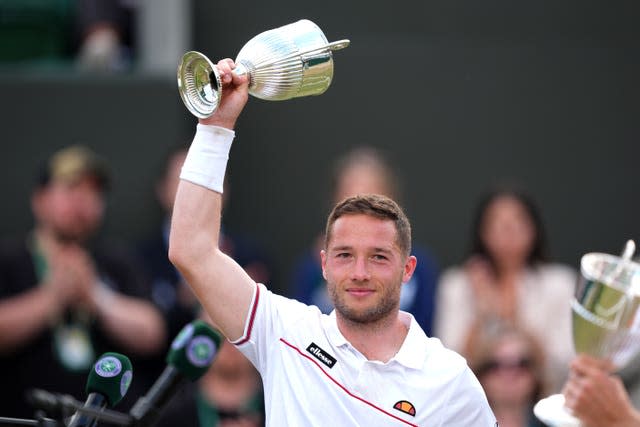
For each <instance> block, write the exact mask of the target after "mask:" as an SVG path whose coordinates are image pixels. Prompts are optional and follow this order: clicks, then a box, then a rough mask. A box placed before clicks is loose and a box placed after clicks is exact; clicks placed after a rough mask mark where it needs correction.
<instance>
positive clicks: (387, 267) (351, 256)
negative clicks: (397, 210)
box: [322, 214, 416, 323]
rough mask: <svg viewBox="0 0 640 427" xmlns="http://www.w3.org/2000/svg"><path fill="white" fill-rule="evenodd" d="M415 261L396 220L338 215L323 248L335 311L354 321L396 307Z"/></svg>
mask: <svg viewBox="0 0 640 427" xmlns="http://www.w3.org/2000/svg"><path fill="white" fill-rule="evenodd" d="M415 265H416V259H415V257H413V256H410V257H407V256H406V255H404V254H403V253H402V251H401V250H400V247H399V246H398V239H397V231H396V229H395V225H394V223H393V222H392V221H390V220H381V219H377V218H373V217H371V216H368V215H363V214H357V215H345V216H342V217H340V218H338V219H337V220H336V221H335V222H334V224H333V227H332V231H331V238H330V240H329V242H328V244H327V249H326V250H325V251H322V271H323V275H324V278H325V279H326V281H327V287H328V291H329V295H330V296H331V299H332V301H333V304H334V306H335V308H336V311H337V312H338V313H339V314H340V315H341V316H343V317H344V318H345V319H348V320H350V321H352V322H356V323H370V322H375V321H378V320H380V319H383V318H385V317H387V316H389V315H392V314H393V313H395V312H396V311H397V310H398V308H399V304H400V287H401V286H402V283H404V282H407V281H408V280H409V279H410V278H411V275H412V274H413V270H414V269H415Z"/></svg>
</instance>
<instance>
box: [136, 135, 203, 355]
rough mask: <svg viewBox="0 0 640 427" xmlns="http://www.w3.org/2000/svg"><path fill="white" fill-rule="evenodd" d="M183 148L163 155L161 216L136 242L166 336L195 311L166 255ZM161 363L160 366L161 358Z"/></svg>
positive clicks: (159, 195)
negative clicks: (144, 237) (151, 228)
mask: <svg viewBox="0 0 640 427" xmlns="http://www.w3.org/2000/svg"><path fill="white" fill-rule="evenodd" d="M187 149H188V146H182V145H178V146H175V147H172V148H171V149H170V150H169V151H168V153H167V155H166V156H165V159H164V161H163V167H162V172H161V174H160V176H159V177H158V179H157V181H156V184H155V196H156V200H157V201H158V204H159V205H160V208H161V209H162V212H163V216H164V217H163V220H162V223H161V224H160V227H158V229H157V230H156V231H155V232H154V233H153V234H152V235H150V236H148V237H147V238H146V239H145V240H144V241H143V242H141V243H140V245H139V251H138V252H139V255H140V261H141V263H142V266H143V269H144V272H145V274H146V275H147V277H148V279H149V282H150V283H151V296H152V300H153V302H154V303H155V304H156V305H157V306H158V307H159V308H160V309H161V310H162V313H163V316H164V319H165V321H166V322H167V330H168V334H169V338H170V339H172V338H173V337H175V336H176V335H177V334H178V332H180V330H181V329H182V328H183V327H184V325H186V324H187V323H189V322H191V321H192V320H193V319H194V317H196V316H197V314H198V312H199V305H198V301H197V299H196V297H195V296H194V295H193V292H191V289H190V288H189V285H187V284H186V283H185V281H184V279H183V277H182V275H180V273H179V272H178V270H177V269H176V268H175V267H174V266H173V264H171V262H170V261H169V257H168V252H169V226H170V224H171V212H172V211H173V201H174V199H175V197H176V190H177V188H178V180H179V176H180V168H182V164H183V163H184V159H185V157H186V155H187ZM163 359H164V358H163ZM161 364H162V365H163V367H164V362H163V361H162V362H161Z"/></svg>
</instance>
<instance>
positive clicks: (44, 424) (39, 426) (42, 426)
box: [0, 417, 59, 427]
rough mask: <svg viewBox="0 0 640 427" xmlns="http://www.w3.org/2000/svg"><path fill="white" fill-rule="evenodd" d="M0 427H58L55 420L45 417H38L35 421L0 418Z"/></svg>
mask: <svg viewBox="0 0 640 427" xmlns="http://www.w3.org/2000/svg"><path fill="white" fill-rule="evenodd" d="M0 426H1V427H20V426H35V427H59V423H58V421H56V420H53V419H51V418H45V417H38V419H37V420H29V419H24V418H7V417H0Z"/></svg>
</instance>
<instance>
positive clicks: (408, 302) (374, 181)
mask: <svg viewBox="0 0 640 427" xmlns="http://www.w3.org/2000/svg"><path fill="white" fill-rule="evenodd" d="M331 179H332V185H331V188H332V196H331V200H330V201H331V203H333V204H337V203H338V202H340V201H342V200H344V199H346V198H347V197H350V196H355V195H358V194H382V195H385V196H388V197H390V198H392V199H394V200H398V199H399V198H400V189H399V183H398V179H397V177H396V175H395V174H394V171H393V170H392V167H391V165H390V164H389V162H388V161H387V160H386V158H385V156H384V155H383V153H381V152H380V151H378V150H377V149H375V148H373V147H368V146H362V147H357V148H354V149H352V150H350V151H348V152H346V153H345V154H344V155H343V156H342V157H340V158H339V159H338V160H337V161H336V162H335V165H334V166H333V169H332V174H331ZM323 247H324V234H323V233H321V234H320V235H319V236H318V237H317V238H316V240H315V242H314V244H313V246H312V247H311V248H310V249H309V250H308V251H307V253H305V254H304V256H303V257H302V258H300V260H299V261H298V263H297V264H296V265H295V266H294V271H293V279H292V283H291V284H290V290H291V293H292V296H293V298H296V299H297V300H299V301H301V302H304V303H305V304H311V305H315V306H317V307H318V308H320V310H321V311H322V312H323V313H325V314H328V313H330V312H331V310H333V304H332V303H331V299H330V298H329V294H328V292H327V285H326V281H325V279H324V277H323V276H322V267H321V263H320V252H321V250H322V249H323ZM412 251H413V255H414V256H416V258H418V260H419V261H420V262H419V263H418V264H417V267H416V270H415V272H414V273H413V276H412V277H411V280H409V282H407V283H405V284H404V285H403V286H402V291H401V294H400V309H401V310H404V311H407V312H410V313H411V314H413V316H414V317H415V319H416V320H417V321H418V323H419V324H420V326H421V327H422V328H423V329H424V331H425V333H426V334H427V335H431V332H432V322H433V312H434V300H435V292H436V283H437V277H438V267H437V264H436V262H435V261H434V258H433V256H431V254H430V253H429V252H428V251H427V250H426V249H424V248H421V247H420V245H415V244H414V246H413V248H412Z"/></svg>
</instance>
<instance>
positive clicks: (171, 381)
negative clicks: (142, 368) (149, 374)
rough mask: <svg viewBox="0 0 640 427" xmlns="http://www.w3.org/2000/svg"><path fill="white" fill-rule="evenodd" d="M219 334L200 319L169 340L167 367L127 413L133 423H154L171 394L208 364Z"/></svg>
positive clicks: (142, 426)
mask: <svg viewBox="0 0 640 427" xmlns="http://www.w3.org/2000/svg"><path fill="white" fill-rule="evenodd" d="M221 341H222V336H221V335H220V334H219V333H218V332H217V331H215V330H214V329H213V328H212V327H211V326H209V325H208V324H207V323H205V322H203V321H202V320H195V321H193V322H191V323H188V324H187V325H186V326H185V327H184V328H182V330H181V331H180V333H179V334H178V335H177V336H176V338H175V339H174V340H173V342H172V343H171V349H170V350H169V353H168V354H167V359H166V360H167V365H168V366H167V367H166V368H165V369H164V371H162V374H161V375H160V377H158V379H157V380H156V382H155V383H154V384H153V386H151V389H149V392H148V393H147V394H146V395H145V396H143V397H141V398H140V399H138V401H137V402H136V403H135V404H134V405H133V408H131V411H130V412H129V415H131V416H132V417H133V419H134V420H135V422H134V423H135V425H136V426H140V427H147V426H152V425H154V424H155V423H156V422H157V420H158V418H159V417H160V414H161V411H162V409H163V408H164V407H165V406H166V405H167V403H168V402H169V400H170V399H171V397H172V396H173V395H174V394H176V393H177V391H178V390H179V389H180V388H181V387H182V386H183V385H184V384H185V383H186V382H188V381H196V380H197V379H199V378H200V377H201V376H202V375H204V373H205V372H206V371H207V370H208V369H209V366H211V362H212V361H213V359H214V357H215V356H216V353H217V352H218V348H219V347H220V342H221Z"/></svg>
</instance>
